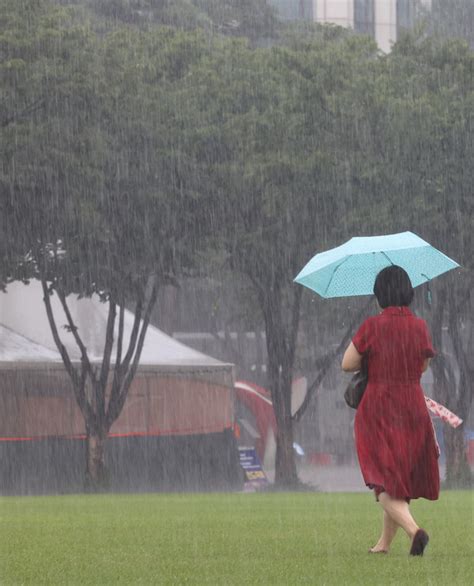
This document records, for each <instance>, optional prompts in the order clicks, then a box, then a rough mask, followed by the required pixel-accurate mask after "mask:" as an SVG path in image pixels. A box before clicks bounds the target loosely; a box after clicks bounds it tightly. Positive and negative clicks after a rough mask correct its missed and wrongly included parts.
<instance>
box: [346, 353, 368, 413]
mask: <svg viewBox="0 0 474 586" xmlns="http://www.w3.org/2000/svg"><path fill="white" fill-rule="evenodd" d="M367 382H368V372H367V357H366V356H365V355H364V356H363V357H362V363H361V366H360V370H359V371H358V372H356V373H355V374H354V376H353V377H352V378H351V380H350V381H349V384H348V385H347V388H346V390H345V392H344V399H345V401H346V403H347V404H348V405H349V407H351V408H352V409H357V407H358V406H359V404H360V402H361V401H362V397H363V396H364V392H365V387H366V386H367Z"/></svg>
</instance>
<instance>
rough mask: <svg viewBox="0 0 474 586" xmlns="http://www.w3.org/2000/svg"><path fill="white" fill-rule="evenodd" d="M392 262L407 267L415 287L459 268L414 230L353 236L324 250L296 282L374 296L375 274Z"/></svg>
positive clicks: (332, 292)
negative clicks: (381, 234)
mask: <svg viewBox="0 0 474 586" xmlns="http://www.w3.org/2000/svg"><path fill="white" fill-rule="evenodd" d="M390 265H398V266H400V267H402V268H403V269H405V271H406V272H407V273H408V275H409V277H410V280H411V282H412V285H413V287H417V286H418V285H421V284H422V283H426V282H428V281H431V279H434V277H437V276H438V275H441V274H443V273H445V272H446V271H450V270H451V269H455V268H456V267H459V265H458V263H457V262H455V261H454V260H452V259H450V258H449V257H448V256H446V255H445V254H443V253H442V252H440V251H439V250H437V249H436V248H434V247H433V246H431V245H430V244H428V242H425V241H424V240H423V239H422V238H420V237H419V236H417V235H416V234H413V232H401V233H400V234H387V235H386V236H366V237H356V238H351V239H350V240H348V241H347V242H346V243H345V244H342V245H341V246H338V247H337V248H332V249H331V250H327V251H326V252H320V253H319V254H316V255H315V256H313V258H312V259H311V260H310V261H309V262H308V263H307V264H306V266H305V267H304V268H303V269H302V270H301V272H300V273H299V274H298V276H297V277H296V279H295V282H296V283H299V284H300V285H304V286H305V287H308V288H309V289H312V290H313V291H315V292H316V293H318V295H321V297H325V298H329V297H349V296H354V295H372V294H373V289H374V282H375V277H376V276H377V274H378V273H379V272H380V271H381V270H382V269H383V268H385V267H388V266H390Z"/></svg>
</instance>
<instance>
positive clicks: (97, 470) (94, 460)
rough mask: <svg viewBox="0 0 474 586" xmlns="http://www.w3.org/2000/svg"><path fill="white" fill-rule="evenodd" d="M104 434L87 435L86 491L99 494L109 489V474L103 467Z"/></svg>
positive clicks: (105, 435)
mask: <svg viewBox="0 0 474 586" xmlns="http://www.w3.org/2000/svg"><path fill="white" fill-rule="evenodd" d="M106 437H107V434H106V433H91V432H89V433H88V434H87V440H86V441H87V445H86V489H87V490H89V491H91V492H100V491H102V490H107V489H108V488H109V474H108V472H107V468H106V466H105V440H106Z"/></svg>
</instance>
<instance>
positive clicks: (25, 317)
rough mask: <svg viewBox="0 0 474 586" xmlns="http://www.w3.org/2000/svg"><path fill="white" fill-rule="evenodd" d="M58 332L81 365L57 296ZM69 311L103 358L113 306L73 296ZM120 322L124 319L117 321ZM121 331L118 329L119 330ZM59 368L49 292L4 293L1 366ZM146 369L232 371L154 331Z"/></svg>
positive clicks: (36, 288)
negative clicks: (47, 303)
mask: <svg viewBox="0 0 474 586" xmlns="http://www.w3.org/2000/svg"><path fill="white" fill-rule="evenodd" d="M51 302H52V306H53V312H54V315H55V317H56V323H57V326H58V331H59V334H60V336H61V339H62V341H63V344H64V345H65V347H66V349H67V350H68V352H69V355H70V357H71V359H72V360H74V361H77V360H80V352H79V349H78V347H77V344H76V342H75V340H74V337H73V334H72V333H71V332H69V331H68V330H67V329H65V328H64V324H66V323H67V320H66V316H65V314H64V311H63V309H62V307H61V305H60V302H59V300H58V298H57V296H56V295H53V296H52V298H51ZM68 306H69V309H70V311H71V314H72V316H73V319H74V323H75V324H76V325H77V327H78V332H79V335H80V336H81V338H82V340H83V342H84V344H85V346H86V348H87V350H88V352H89V357H90V359H91V361H93V362H98V361H100V360H101V357H102V350H103V346H104V343H105V328H106V323H107V304H105V303H101V302H100V300H99V298H98V297H97V296H93V297H92V298H83V299H78V297H77V296H76V295H70V296H69V297H68ZM133 320H134V316H133V314H132V313H131V312H129V311H128V310H125V319H124V338H123V339H124V342H123V345H124V349H125V351H126V348H127V342H128V340H129V338H130V333H131V331H132V327H133ZM117 321H118V320H117ZM116 329H117V328H116ZM15 362H16V363H25V364H26V363H34V364H39V363H46V364H49V365H51V366H52V365H53V364H54V363H59V364H62V360H61V356H60V354H59V352H58V351H57V348H56V345H55V342H54V339H53V336H52V333H51V328H50V325H49V322H48V318H47V315H46V310H45V307H44V302H43V292H42V288H41V284H40V283H39V282H38V281H31V282H30V284H29V285H24V284H23V283H20V282H14V283H11V284H9V285H8V288H7V292H6V293H3V292H0V363H4V365H5V363H15ZM140 366H141V367H142V366H144V367H145V366H149V367H152V369H153V367H165V368H166V367H180V368H183V369H187V368H190V367H191V368H205V369H208V368H211V369H216V370H220V369H222V368H225V369H226V370H228V369H231V368H232V365H230V364H225V363H223V362H220V361H219V360H216V359H215V358H211V357H210V356H207V355H206V354H202V353H201V352H198V351H197V350H193V349H192V348H189V347H188V346H185V345H184V344H182V343H181V342H178V341H177V340H174V339H173V338H172V337H170V336H168V335H167V334H165V333H164V332H162V331H161V330H159V329H158V328H155V327H154V326H151V325H150V326H149V327H148V330H147V334H146V337H145V343H144V345H143V350H142V354H141V359H140Z"/></svg>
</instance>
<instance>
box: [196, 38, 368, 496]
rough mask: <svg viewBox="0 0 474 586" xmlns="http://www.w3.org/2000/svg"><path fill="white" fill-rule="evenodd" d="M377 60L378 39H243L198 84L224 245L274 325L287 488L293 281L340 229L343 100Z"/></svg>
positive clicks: (292, 481)
mask: <svg viewBox="0 0 474 586" xmlns="http://www.w3.org/2000/svg"><path fill="white" fill-rule="evenodd" d="M326 35H327V36H326ZM374 52H375V47H374V45H372V43H370V42H369V41H368V40H366V39H357V38H354V37H352V36H350V35H348V34H346V33H344V32H343V31H338V32H336V34H335V32H334V31H333V30H332V29H328V30H327V33H326V32H323V31H321V32H314V33H313V35H310V36H309V39H304V40H298V38H294V39H293V40H292V42H291V44H289V45H288V46H280V47H273V48H272V49H254V50H252V49H250V48H249V47H248V46H246V45H245V44H243V43H242V42H233V43H230V44H227V45H223V47H222V49H221V51H220V55H218V57H217V58H216V59H215V60H214V61H213V63H212V67H209V66H206V68H205V69H201V70H200V72H199V74H198V73H196V75H199V77H198V78H197V80H199V82H198V81H197V80H194V85H193V99H194V101H195V103H196V107H195V109H196V110H198V111H200V112H201V114H200V115H199V117H198V120H200V121H202V123H201V126H200V127H199V129H198V132H197V139H196V140H197V143H196V150H195V153H196V154H195V156H196V160H197V164H199V166H200V168H201V169H207V171H208V174H207V177H208V184H207V189H209V190H211V191H212V192H213V194H214V197H215V202H216V203H215V206H214V208H215V212H214V213H215V214H216V217H217V218H218V219H217V221H216V223H218V224H220V226H221V230H220V231H219V238H220V240H219V242H220V243H221V246H222V247H223V248H224V250H225V252H226V255H227V262H228V263H229V265H230V266H231V268H232V269H233V270H234V271H236V272H237V273H239V274H242V275H243V276H244V277H245V278H246V280H247V282H248V284H249V286H250V287H251V288H252V289H253V291H254V292H255V295H256V298H257V301H258V305H259V310H260V313H261V319H262V320H263V323H264V328H265V333H266V344H267V355H268V363H267V373H268V378H269V381H270V389H271V393H272V400H273V405H274V410H275V415H276V420H277V425H278V431H277V438H276V440H277V455H276V483H277V484H278V485H280V486H285V487H292V486H295V485H296V484H297V482H298V479H297V475H296V468H295V462H294V458H293V427H292V425H293V417H292V413H291V383H292V377H293V367H294V361H295V352H296V347H297V334H298V326H299V317H300V304H301V296H302V293H303V290H302V288H301V287H299V286H295V285H294V284H293V278H294V277H295V276H296V274H297V272H298V271H299V269H300V268H301V267H302V266H303V264H304V263H305V262H306V261H307V260H308V258H309V257H310V256H311V254H312V253H314V250H315V248H318V247H320V248H324V247H326V246H327V245H328V244H330V243H332V242H333V239H334V238H335V234H337V233H338V230H339V229H338V228H335V224H337V215H338V207H339V205H340V202H339V201H335V200H334V197H333V196H334V193H335V192H337V187H338V185H337V183H338V180H339V179H338V177H339V174H338V172H339V170H340V169H339V160H338V157H337V152H338V142H337V136H338V125H337V116H336V104H335V103H336V101H337V95H338V92H340V91H341V90H342V89H343V88H345V87H346V84H347V80H348V79H350V75H349V72H351V71H353V69H354V68H357V67H362V66H363V63H364V61H365V60H366V59H367V58H371V57H372V56H373V54H374ZM206 65H207V64H206ZM196 87H197V88H198V91H196ZM211 97H212V99H211Z"/></svg>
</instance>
